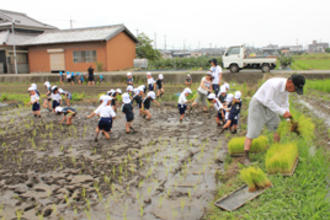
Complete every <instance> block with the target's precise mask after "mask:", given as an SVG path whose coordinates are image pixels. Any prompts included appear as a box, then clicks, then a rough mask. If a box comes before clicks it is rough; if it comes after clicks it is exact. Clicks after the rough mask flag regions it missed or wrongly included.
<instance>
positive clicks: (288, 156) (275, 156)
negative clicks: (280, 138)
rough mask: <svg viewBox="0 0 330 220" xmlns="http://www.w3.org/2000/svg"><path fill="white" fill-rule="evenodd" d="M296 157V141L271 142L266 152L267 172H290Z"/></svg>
mask: <svg viewBox="0 0 330 220" xmlns="http://www.w3.org/2000/svg"><path fill="white" fill-rule="evenodd" d="M297 158H298V147H297V144H296V143H294V142H291V143H286V144H273V145H272V146H271V147H270V148H269V149H268V151H267V154H266V169H267V172H268V173H282V174H286V173H290V172H291V170H292V168H293V166H294V164H295V162H296V159H297Z"/></svg>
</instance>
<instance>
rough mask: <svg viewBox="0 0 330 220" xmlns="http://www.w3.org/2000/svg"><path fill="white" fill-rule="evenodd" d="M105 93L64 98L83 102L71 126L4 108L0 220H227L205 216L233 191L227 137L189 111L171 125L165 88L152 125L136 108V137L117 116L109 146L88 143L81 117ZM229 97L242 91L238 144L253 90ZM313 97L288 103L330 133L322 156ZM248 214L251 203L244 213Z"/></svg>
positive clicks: (206, 116)
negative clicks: (219, 198)
mask: <svg viewBox="0 0 330 220" xmlns="http://www.w3.org/2000/svg"><path fill="white" fill-rule="evenodd" d="M27 85H28V84H26V85H25V84H24V85H22V84H14V85H11V84H4V85H3V87H2V91H0V92H3V91H6V92H7V90H8V91H9V92H10V91H14V90H15V91H19V92H18V93H21V94H24V93H25V89H26V86H27ZM232 85H233V84H232ZM118 86H119V87H120V85H118ZM236 86H238V85H236ZM39 87H40V88H41V85H39ZM116 87H117V85H116ZM4 88H5V89H4ZM64 88H66V89H70V86H68V85H67V86H65V87H64ZM85 88H86V87H85ZM107 88H109V85H103V86H101V87H96V88H88V89H87V90H86V89H84V87H78V86H77V87H74V89H72V90H73V92H77V93H81V92H85V93H86V94H85V98H84V101H79V102H74V103H73V107H74V108H76V109H77V111H78V114H77V116H76V117H75V118H74V120H73V125H71V126H66V125H61V124H59V121H60V119H61V116H57V115H55V114H52V113H48V112H47V111H45V110H42V116H43V117H42V118H41V119H39V118H34V117H32V113H31V110H30V107H27V106H22V105H20V107H17V105H16V104H17V103H15V102H12V101H8V102H7V103H15V104H11V105H10V106H9V107H5V108H2V109H1V110H0V161H1V162H0V194H1V196H0V218H2V219H9V220H12V219H115V220H116V219H155V220H167V219H171V220H172V219H189V220H192V219H225V218H227V217H228V216H229V217H228V218H233V216H232V215H231V214H228V215H225V214H224V215H222V213H225V212H224V211H220V210H219V211H218V209H217V211H216V212H213V211H212V207H211V211H210V204H213V202H214V199H215V197H216V195H217V194H220V191H221V190H223V189H220V191H219V187H221V186H222V185H225V187H227V185H229V187H227V188H228V189H229V188H230V187H233V186H235V184H236V183H235V182H233V183H231V178H232V177H233V176H235V175H237V173H238V170H239V169H240V167H241V165H240V164H239V162H240V160H241V158H236V159H235V158H234V159H231V158H229V156H228V155H227V142H228V139H229V138H230V137H231V136H232V135H230V134H229V133H228V132H227V133H224V134H221V135H220V134H219V132H220V130H221V129H220V128H217V127H216V123H215V114H216V113H215V112H214V110H213V109H211V111H210V112H208V113H202V112H201V111H200V110H195V111H193V112H192V113H191V114H189V115H187V117H186V118H185V119H184V121H183V122H182V123H179V121H178V117H179V115H178V112H177V108H176V102H175V101H174V100H173V97H174V98H175V97H176V96H175V93H177V92H179V91H181V90H182V88H183V87H182V86H181V87H180V86H179V87H178V86H174V85H173V86H171V85H167V87H165V88H166V91H167V95H166V97H164V101H163V102H162V103H161V107H157V106H156V105H153V106H152V110H151V112H152V115H153V118H152V120H151V121H146V120H145V119H143V118H142V117H139V116H138V112H137V109H135V120H134V123H133V127H134V128H135V130H137V132H136V133H134V134H126V133H125V128H124V124H125V116H124V115H123V114H121V113H119V114H118V117H117V118H116V119H115V120H114V124H113V129H112V133H111V139H110V140H109V141H108V140H105V138H104V137H101V138H100V139H99V141H98V142H94V135H95V133H94V131H95V128H96V126H97V120H98V119H97V118H96V117H95V118H92V119H87V118H86V116H87V115H88V114H89V113H90V112H92V111H93V110H94V109H95V108H96V99H95V97H97V95H98V94H100V93H101V92H104V91H106V89H107ZM237 88H238V89H240V90H241V91H242V92H243V110H242V113H241V119H242V120H241V129H240V131H239V134H237V135H243V134H244V132H245V128H246V116H247V107H248V102H249V98H250V97H251V95H253V93H254V91H255V89H256V85H249V86H247V85H245V86H244V87H241V86H238V87H237ZM72 90H71V91H72ZM86 91H87V92H86ZM41 92H42V93H43V92H44V91H43V89H41ZM317 94H318V93H317ZM317 94H316V95H315V94H313V95H306V96H304V97H300V98H297V96H296V95H295V96H294V103H295V104H297V106H298V105H299V108H300V109H301V111H304V112H306V113H307V114H310V115H311V116H312V117H316V118H318V120H321V121H323V122H322V124H323V125H322V126H324V128H325V129H328V132H327V131H325V132H323V133H322V135H321V136H320V138H319V139H320V140H321V139H322V145H324V146H326V147H325V148H326V149H327V151H326V152H328V150H329V139H328V135H329V124H328V121H327V120H328V117H329V111H328V110H329V106H330V102H329V94H327V93H321V94H322V96H318V95H317ZM26 96H27V94H26ZM92 97H94V98H92ZM175 99H176V98H175ZM306 103H307V104H306ZM18 104H22V103H20V102H18ZM309 108H312V109H309ZM320 112H321V113H320ZM327 134H328V135H327ZM219 173H221V177H219ZM274 188H275V189H276V186H275V187H274ZM228 189H226V190H228ZM211 206H212V205H211ZM255 206H256V204H255V203H252V208H253V207H255ZM248 207H249V206H248ZM250 208H251V207H250ZM220 212H221V215H219V213H220ZM243 212H244V210H243ZM207 213H209V214H210V215H207ZM212 215H213V216H212ZM214 216H220V217H214ZM245 217H246V216H245ZM245 217H244V216H242V215H240V214H239V215H238V216H237V215H234V218H242V219H245Z"/></svg>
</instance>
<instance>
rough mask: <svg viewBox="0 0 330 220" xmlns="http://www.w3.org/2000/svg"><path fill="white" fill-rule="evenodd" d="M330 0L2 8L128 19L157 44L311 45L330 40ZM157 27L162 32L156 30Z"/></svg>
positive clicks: (49, 15) (32, 0)
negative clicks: (315, 41) (315, 42)
mask: <svg viewBox="0 0 330 220" xmlns="http://www.w3.org/2000/svg"><path fill="white" fill-rule="evenodd" d="M329 6H330V1H328V0H312V1H311V0H276V1H269V0H227V1H223V0H198V1H194V0H166V1H164V0H163V1H157V0H130V1H128V0H92V1H82V0H80V1H77V0H55V1H47V0H7V1H5V0H2V1H1V5H0V7H1V9H7V10H13V11H19V12H24V13H26V14H28V15H29V16H30V17H32V18H35V19H37V20H40V21H42V22H44V23H48V24H51V25H54V26H56V27H58V28H65V29H66V28H69V27H70V18H71V19H72V20H73V27H74V28H77V27H88V26H101V25H111V24H118V23H123V24H125V25H126V27H128V29H130V30H131V32H133V33H134V34H136V33H137V31H139V32H144V33H146V34H147V35H148V36H149V37H150V38H152V39H154V38H155V35H156V39H157V41H156V42H157V48H164V45H165V44H164V43H165V40H164V39H165V37H166V42H167V48H173V47H175V48H183V47H184V46H185V48H198V47H210V46H211V47H221V46H230V45H237V44H243V43H244V44H248V45H252V46H265V45H267V44H269V43H273V44H279V45H295V44H297V43H299V44H303V45H304V46H307V44H309V43H310V42H311V41H312V40H314V39H315V40H322V41H325V42H330V28H329V26H330V13H329V9H330V7H329ZM155 33H156V34H155Z"/></svg>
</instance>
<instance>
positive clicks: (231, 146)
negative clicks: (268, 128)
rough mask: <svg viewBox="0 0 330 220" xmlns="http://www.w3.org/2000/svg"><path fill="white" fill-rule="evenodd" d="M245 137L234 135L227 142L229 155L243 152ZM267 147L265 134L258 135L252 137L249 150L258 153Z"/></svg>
mask: <svg viewBox="0 0 330 220" xmlns="http://www.w3.org/2000/svg"><path fill="white" fill-rule="evenodd" d="M244 141H245V137H235V138H232V139H231V140H230V141H229V142H228V152H229V154H230V155H235V154H242V153H244ZM267 147H268V138H267V137H266V136H263V135H262V136H259V137H258V138H255V139H253V141H252V145H251V149H250V152H251V153H258V152H263V151H265V150H266V149H267Z"/></svg>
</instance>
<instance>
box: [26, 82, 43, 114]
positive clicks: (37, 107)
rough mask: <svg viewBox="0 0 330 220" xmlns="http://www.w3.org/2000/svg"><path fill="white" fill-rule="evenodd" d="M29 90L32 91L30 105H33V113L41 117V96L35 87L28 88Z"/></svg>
mask: <svg viewBox="0 0 330 220" xmlns="http://www.w3.org/2000/svg"><path fill="white" fill-rule="evenodd" d="M28 92H29V93H30V103H29V104H30V105H32V113H33V115H34V117H39V118H40V117H41V115H40V104H39V96H38V94H37V93H36V91H35V88H33V87H30V88H28Z"/></svg>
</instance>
